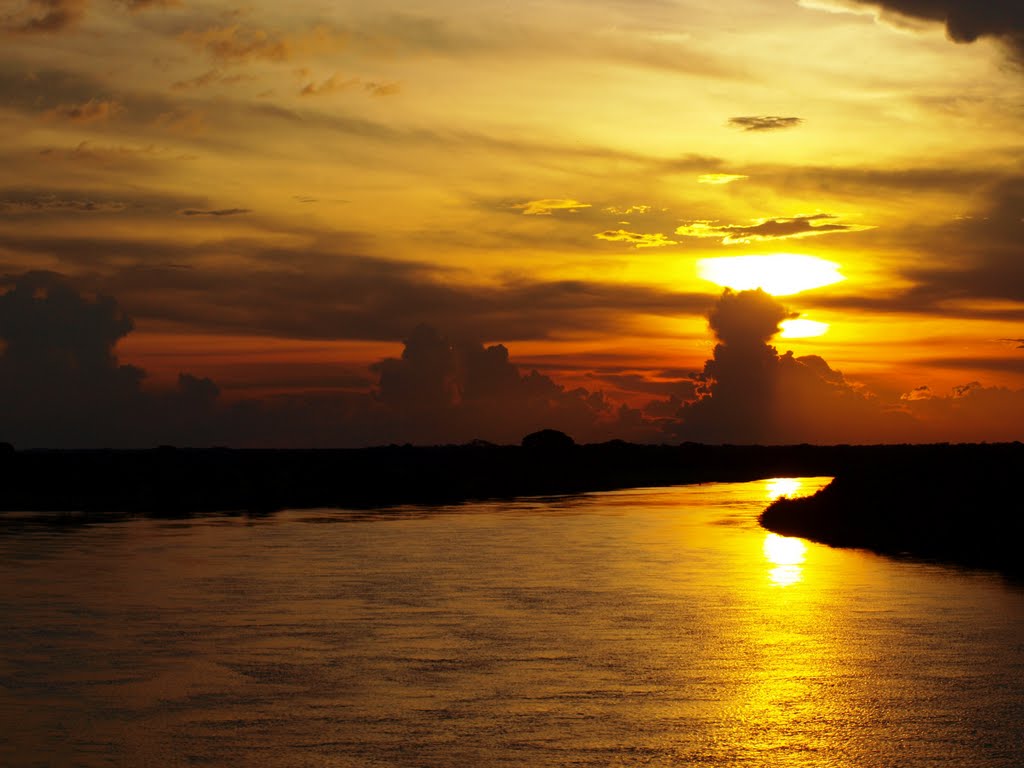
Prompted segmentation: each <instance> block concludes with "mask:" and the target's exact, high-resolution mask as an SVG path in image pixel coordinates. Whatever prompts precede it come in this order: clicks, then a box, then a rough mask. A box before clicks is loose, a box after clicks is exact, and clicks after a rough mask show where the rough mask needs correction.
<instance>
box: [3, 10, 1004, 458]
mask: <svg viewBox="0 0 1024 768" xmlns="http://www.w3.org/2000/svg"><path fill="white" fill-rule="evenodd" d="M0 30H2V31H0V37H2V46H0V112H2V120H0V140H2V141H0V352H2V356H0V440H7V441H10V442H12V443H13V444H15V445H16V446H17V447H127V446H140V447H145V446H149V445H155V444H160V443H172V444H179V445H237V446H281V447H304V446H317V447H324V446H360V445H377V444H386V443H392V442H397V443H405V442H412V443H422V444H434V443H445V442H465V441H468V440H472V439H482V440H488V441H493V442H501V443H506V442H518V441H519V439H520V438H521V437H522V436H523V435H524V434H526V433H527V432H529V431H531V430H533V429H540V428H543V427H552V428H558V429H562V430H563V431H566V432H568V433H569V434H571V435H573V436H574V437H575V438H576V439H577V440H578V441H580V442H591V441H597V440H606V439H612V438H623V439H628V440H637V441H643V442H678V441H681V440H700V441H706V442H737V443H744V442H762V443H785V442H819V443H845V442H857V443H859V442H897V441H898V442H904V441H909V442H931V441H1003V440H1016V439H1024V389H1022V388H1024V338H1022V337H1024V131H1022V130H1021V129H1022V126H1024V98H1022V96H1024V5H1021V4H1020V3H1018V2H1016V1H1014V2H1010V1H1009V0H1007V1H1006V2H996V1H995V0H991V1H989V2H978V1H977V0H877V1H876V0H769V1H767V2H766V1H765V0H714V1H712V0H628V2H627V1H626V0H586V2H584V1H583V0H579V1H578V2H577V1H576V0H546V1H545V2H531V1H529V0H527V1H524V2H519V3H516V4H514V5H513V4H510V3H506V2H497V0H476V1H475V2H472V3H470V2H467V1H466V0H434V1H433V2H429V3H423V4H418V5H416V6H415V7H412V6H410V4H408V3H403V2H395V0H381V2H377V3H373V4H367V3H355V2H348V1H347V0H332V1H331V2H327V1H326V0H324V1H323V2H294V3H288V4H281V3H276V2H269V0H255V1H254V2H249V3H247V4H244V5H235V4H231V3H226V2H223V1H222V0H176V1H175V0H0ZM761 289H763V290H761Z"/></svg>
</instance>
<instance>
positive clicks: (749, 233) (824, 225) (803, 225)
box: [676, 213, 871, 245]
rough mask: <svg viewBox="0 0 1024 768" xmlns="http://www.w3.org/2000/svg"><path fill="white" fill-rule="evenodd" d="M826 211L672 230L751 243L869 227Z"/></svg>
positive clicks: (726, 242)
mask: <svg viewBox="0 0 1024 768" xmlns="http://www.w3.org/2000/svg"><path fill="white" fill-rule="evenodd" d="M837 218H838V217H836V216H833V215H832V214H830V213H818V214H814V215H813V216H793V217H790V218H777V219H760V220H756V221H757V223H755V224H750V225H746V226H744V225H739V224H727V225H716V224H715V223H714V222H710V221H693V222H689V223H687V224H684V225H682V226H681V227H678V228H677V229H676V234H677V235H682V236H683V237H721V238H722V244H723V245H734V244H737V243H751V242H756V241H760V240H785V239H789V238H799V237H813V236H815V235H828V234H832V233H835V232H861V231H863V230H866V229H871V227H869V226H866V225H863V224H842V223H838V222H836V219H837Z"/></svg>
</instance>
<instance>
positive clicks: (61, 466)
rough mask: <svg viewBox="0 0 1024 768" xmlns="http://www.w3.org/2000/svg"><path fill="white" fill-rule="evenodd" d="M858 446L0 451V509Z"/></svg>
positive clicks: (367, 499)
mask: <svg viewBox="0 0 1024 768" xmlns="http://www.w3.org/2000/svg"><path fill="white" fill-rule="evenodd" d="M860 450H863V449H859V448H843V447H838V448H818V447H814V446H809V445H804V446H791V447H779V448H773V447H760V446H728V445H726V446H710V445H700V444H696V443H684V444H682V445H634V444H630V443H625V442H623V441H619V440H616V441H611V442H607V443H598V444H590V445H577V444H575V443H574V442H573V441H572V438H571V437H569V436H568V435H565V434H564V433H557V432H554V431H551V432H547V431H545V432H541V433H536V434H533V435H530V436H528V437H527V438H526V439H525V440H524V441H523V445H522V446H509V445H494V444H491V443H486V442H483V441H477V442H474V443H470V444H467V445H449V446H434V447H416V446H411V445H404V446H401V445H391V446H386V447H378V448H364V449H353V450H232V449H227V448H205V449H193V448H174V447H171V446H160V447H159V448H155V449H152V450H139V451H117V450H90V451H73V450H63V451H42V450H39V451H12V452H8V453H2V452H0V484H2V486H0V487H3V489H4V491H3V493H2V494H0V509H3V510H7V511H16V510H20V511H54V512H57V511H65V512H84V513H88V514H87V515H86V517H88V516H89V515H93V514H100V513H130V514H139V515H161V516H167V515H170V516H173V515H184V514H191V513H194V512H214V511H219V512H224V511H244V512H261V511H273V510H278V509H283V508H303V507H306V508H308V507H349V508H351V507H359V508H367V507H384V506H392V505H396V504H416V503H422V504H436V503H454V502H460V501H466V500H473V499H486V498H510V497H514V496H538V495H552V494H565V493H580V492H585V491H599V490H608V489H613V488H627V487H638V486H655V485H675V484H684V483H698V482H712V481H736V480H752V479H757V478H763V477H772V476H777V475H824V474H832V473H833V472H834V470H836V469H837V468H838V467H840V466H841V465H843V464H844V462H845V458H844V457H845V456H846V455H847V453H848V452H849V451H853V452H854V453H856V452H858V451H860Z"/></svg>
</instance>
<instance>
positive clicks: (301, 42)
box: [179, 24, 349, 64]
mask: <svg viewBox="0 0 1024 768" xmlns="http://www.w3.org/2000/svg"><path fill="white" fill-rule="evenodd" d="M179 37H180V39H181V40H182V42H184V43H186V44H187V45H190V46H191V47H192V48H194V49H195V50H197V51H201V52H203V53H205V54H207V55H208V56H209V57H210V58H212V59H214V60H216V61H219V62H222V63H224V64H238V63H242V62H245V61H252V60H262V61H270V62H285V61H290V60H292V59H294V58H295V57H297V56H299V55H311V54H316V53H328V52H331V51H337V50H340V49H342V48H344V47H345V46H346V45H347V43H348V39H349V36H348V34H346V33H343V32H341V31H339V30H336V29H333V28H331V27H328V26H326V25H322V24H321V25H317V26H314V27H312V28H310V29H308V30H306V31H305V32H301V33H297V34H282V33H279V32H276V31H271V30H268V29H263V28H260V27H255V26H242V25H241V24H228V25H222V26H217V25H214V26H209V27H206V28H204V29H187V30H185V31H184V32H182V33H181V35H180V36H179Z"/></svg>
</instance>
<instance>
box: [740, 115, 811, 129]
mask: <svg viewBox="0 0 1024 768" xmlns="http://www.w3.org/2000/svg"><path fill="white" fill-rule="evenodd" d="M801 123H803V118H800V117H778V116H777V115H748V116H746V117H730V118H729V125H731V126H732V127H733V128H742V129H743V130H744V131H778V130H781V129H783V128H796V127H797V126H798V125H800V124H801Z"/></svg>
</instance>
